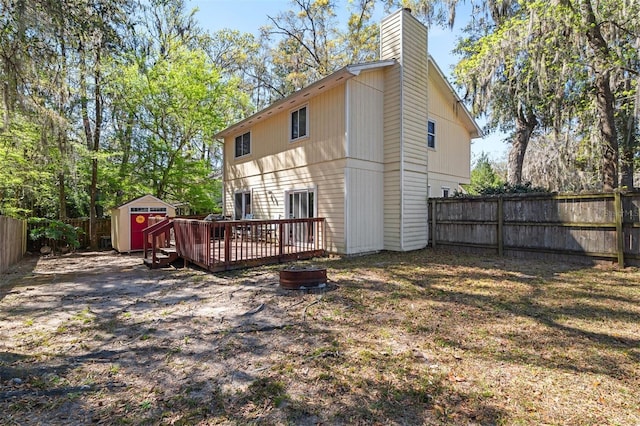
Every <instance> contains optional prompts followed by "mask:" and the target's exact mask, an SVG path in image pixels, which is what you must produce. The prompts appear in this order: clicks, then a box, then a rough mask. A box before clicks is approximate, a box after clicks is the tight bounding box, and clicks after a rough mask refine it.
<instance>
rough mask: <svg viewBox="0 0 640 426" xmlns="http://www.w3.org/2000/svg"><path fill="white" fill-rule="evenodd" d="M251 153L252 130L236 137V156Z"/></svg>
mask: <svg viewBox="0 0 640 426" xmlns="http://www.w3.org/2000/svg"><path fill="white" fill-rule="evenodd" d="M249 154H251V132H247V133H245V134H243V135H240V136H237V137H236V158H238V157H243V156H245V155H249Z"/></svg>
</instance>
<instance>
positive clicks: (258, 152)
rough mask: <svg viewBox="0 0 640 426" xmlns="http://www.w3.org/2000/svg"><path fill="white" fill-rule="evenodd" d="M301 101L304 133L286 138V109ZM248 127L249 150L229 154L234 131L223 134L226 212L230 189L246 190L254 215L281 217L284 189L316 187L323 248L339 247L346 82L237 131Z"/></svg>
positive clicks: (229, 209) (342, 247)
mask: <svg viewBox="0 0 640 426" xmlns="http://www.w3.org/2000/svg"><path fill="white" fill-rule="evenodd" d="M303 105H307V108H308V109H307V120H309V137H307V138H303V139H300V140H297V141H294V142H290V141H289V131H290V128H289V126H290V123H289V115H290V112H291V110H293V109H297V108H300V107H301V106H303ZM248 130H249V131H251V154H250V155H248V156H245V157H242V158H238V159H236V158H234V154H235V136H237V135H235V134H234V135H230V136H229V137H227V138H226V139H225V147H224V149H225V157H226V158H225V171H224V179H225V194H224V208H225V212H226V214H227V215H229V214H232V212H233V211H234V205H233V203H234V197H233V194H234V192H235V191H238V190H250V191H251V192H252V211H253V214H254V216H255V217H256V218H259V219H274V218H279V217H280V218H284V215H285V203H286V200H285V191H289V190H296V189H306V188H316V191H317V192H316V194H317V198H316V200H315V203H316V215H317V217H324V218H326V220H327V222H326V231H327V250H329V251H331V252H344V251H345V244H344V239H345V237H344V197H345V195H344V188H345V181H344V167H345V150H346V149H345V85H344V84H342V85H340V86H337V87H334V88H332V89H330V90H328V91H326V92H323V93H321V94H319V95H317V96H315V97H311V98H310V99H309V100H308V101H306V102H302V103H300V102H298V103H296V104H292V105H291V106H290V107H289V108H286V107H283V108H282V110H281V111H280V112H277V113H273V116H272V117H269V119H267V120H263V121H260V122H258V123H256V124H255V125H254V126H252V127H251V128H249V129H243V130H242V131H240V132H242V133H244V132H246V131H248Z"/></svg>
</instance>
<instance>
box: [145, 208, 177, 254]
mask: <svg viewBox="0 0 640 426" xmlns="http://www.w3.org/2000/svg"><path fill="white" fill-rule="evenodd" d="M148 220H149V222H148V223H149V226H148V227H147V228H145V229H143V230H142V241H143V243H142V252H143V258H145V259H147V253H148V252H150V253H151V256H152V260H153V263H155V262H156V260H157V259H156V256H157V254H158V249H160V248H163V247H170V246H171V230H172V228H173V224H172V222H171V219H170V218H167V217H149V219H148Z"/></svg>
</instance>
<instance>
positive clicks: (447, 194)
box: [442, 187, 449, 198]
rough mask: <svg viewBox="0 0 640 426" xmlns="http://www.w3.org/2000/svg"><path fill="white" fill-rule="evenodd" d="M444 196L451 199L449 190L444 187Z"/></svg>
mask: <svg viewBox="0 0 640 426" xmlns="http://www.w3.org/2000/svg"><path fill="white" fill-rule="evenodd" d="M442 196H443V197H444V198H448V197H449V188H445V187H442Z"/></svg>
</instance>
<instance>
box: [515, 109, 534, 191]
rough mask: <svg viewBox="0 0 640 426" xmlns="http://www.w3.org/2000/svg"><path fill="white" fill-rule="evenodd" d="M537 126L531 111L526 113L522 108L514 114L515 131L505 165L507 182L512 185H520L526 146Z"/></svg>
mask: <svg viewBox="0 0 640 426" xmlns="http://www.w3.org/2000/svg"><path fill="white" fill-rule="evenodd" d="M537 125H538V120H537V119H536V117H535V115H534V114H533V113H532V112H531V111H527V112H526V113H525V112H524V111H522V108H520V110H519V111H518V114H516V131H515V135H514V138H513V141H512V142H511V149H510V150H509V163H508V165H507V170H508V172H507V174H508V176H507V180H508V181H509V183H510V184H512V185H520V184H522V165H523V163H524V155H525V154H526V152H527V146H528V145H529V140H530V139H531V134H532V133H533V130H534V129H535V128H536V126H537Z"/></svg>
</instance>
